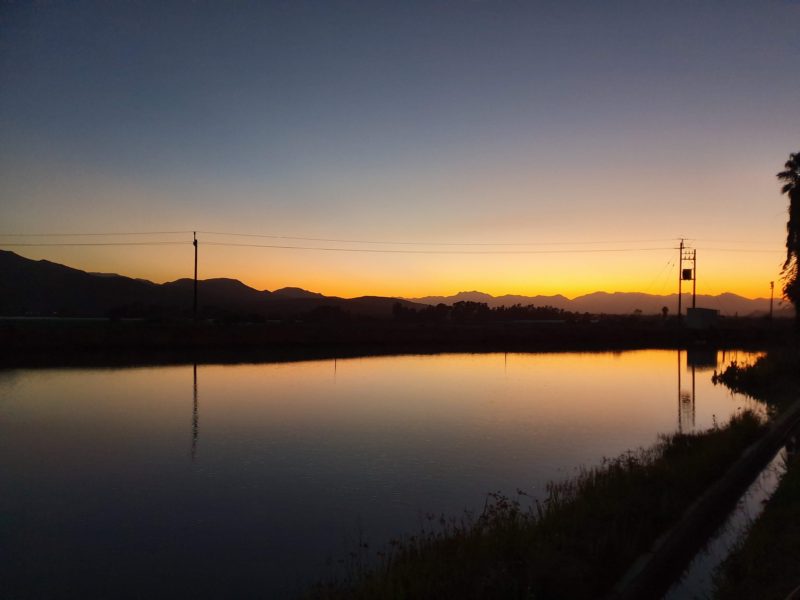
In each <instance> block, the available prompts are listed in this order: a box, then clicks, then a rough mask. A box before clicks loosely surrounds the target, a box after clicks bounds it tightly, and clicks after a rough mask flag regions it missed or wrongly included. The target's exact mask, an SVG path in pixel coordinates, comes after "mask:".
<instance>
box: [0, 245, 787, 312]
mask: <svg viewBox="0 0 800 600" xmlns="http://www.w3.org/2000/svg"><path fill="white" fill-rule="evenodd" d="M192 289H193V281H192V280H191V279H189V278H185V279H178V280H176V281H171V282H168V283H163V284H157V283H153V282H151V281H147V280H143V279H133V278H130V277H125V276H123V275H116V274H109V273H87V272H86V271H81V270H79V269H74V268H72V267H67V266H65V265H60V264H57V263H53V262H50V261H47V260H31V259H28V258H24V257H22V256H19V255H18V254H15V253H14V252H9V251H5V250H0V315H2V316H73V317H98V316H121V317H125V316H130V317H142V316H180V315H184V316H186V315H188V314H189V312H190V311H191V306H192ZM198 299H199V300H198V304H199V308H200V311H201V313H202V314H205V315H209V316H220V315H223V316H224V315H226V314H231V313H236V314H245V315H257V316H260V317H265V318H270V317H289V316H296V315H307V314H317V315H318V316H325V315H327V316H328V317H330V316H331V315H335V314H351V315H360V316H370V317H390V316H391V315H392V308H393V306H394V305H395V304H396V303H397V302H400V303H401V304H402V305H403V306H405V307H407V308H414V309H418V310H419V309H423V308H425V306H426V305H432V304H439V303H443V304H453V303H455V302H459V301H471V302H484V303H486V304H488V305H489V306H490V307H496V306H511V305H514V304H521V305H524V306H527V305H531V304H533V305H536V306H552V307H554V308H559V309H564V310H568V311H572V312H578V313H584V312H589V313H606V314H631V313H633V312H634V311H636V310H640V311H642V313H644V314H658V313H660V312H661V308H662V307H663V306H667V307H669V309H670V312H671V313H672V312H674V310H675V306H676V303H677V298H676V294H672V295H668V296H656V295H651V294H642V293H613V294H610V293H606V292H595V293H593V294H587V295H584V296H579V297H578V298H575V299H572V300H570V299H569V298H566V297H565V296H561V295H555V296H519V295H504V296H497V297H495V296H491V295H489V294H485V293H483V292H478V291H471V292H460V293H458V294H456V295H453V296H427V297H424V298H412V299H397V298H386V297H380V296H362V297H359V298H339V297H336V296H324V295H323V294H319V293H317V292H310V291H307V290H303V289H301V288H296V287H286V288H282V289H279V290H275V291H272V292H270V291H267V290H262V291H259V290H256V289H254V288H251V287H249V286H247V285H245V284H244V283H242V282H241V281H239V280H237V279H229V278H217V279H206V280H201V281H199V282H198ZM686 299H687V303H686V304H685V305H684V306H688V295H687V297H686ZM697 301H698V306H702V307H704V308H715V309H718V310H720V311H721V313H722V314H726V315H734V314H738V315H740V316H758V315H763V314H765V313H766V312H767V311H768V310H769V300H768V299H765V298H758V299H755V300H751V299H748V298H743V297H741V296H737V295H736V294H730V293H726V294H720V295H719V296H698V297H697ZM775 304H776V315H777V314H782V313H783V312H786V316H789V315H790V314H791V312H790V311H789V308H790V307H789V306H788V305H787V304H785V303H784V304H783V305H781V304H780V303H779V301H777V300H776V303H775Z"/></svg>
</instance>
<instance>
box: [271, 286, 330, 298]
mask: <svg viewBox="0 0 800 600" xmlns="http://www.w3.org/2000/svg"><path fill="white" fill-rule="evenodd" d="M272 295H273V296H282V297H284V298H324V295H323V294H319V293H317V292H309V291H308V290H304V289H303V288H299V287H285V288H281V289H279V290H275V291H274V292H272Z"/></svg>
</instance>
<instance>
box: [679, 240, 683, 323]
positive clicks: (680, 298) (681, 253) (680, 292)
mask: <svg viewBox="0 0 800 600" xmlns="http://www.w3.org/2000/svg"><path fill="white" fill-rule="evenodd" d="M678 259H679V260H678V320H679V321H680V320H681V318H682V315H681V301H682V297H683V240H681V245H680V247H679V248H678Z"/></svg>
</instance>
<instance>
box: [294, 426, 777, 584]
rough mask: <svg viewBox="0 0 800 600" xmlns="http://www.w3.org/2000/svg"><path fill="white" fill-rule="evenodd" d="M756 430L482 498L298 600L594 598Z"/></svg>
mask: <svg viewBox="0 0 800 600" xmlns="http://www.w3.org/2000/svg"><path fill="white" fill-rule="evenodd" d="M762 429H763V426H762V424H761V423H760V421H759V419H758V418H757V417H756V416H755V415H753V414H751V413H743V414H740V415H739V416H737V417H734V418H733V419H732V420H731V422H730V423H729V424H728V425H727V426H726V427H724V428H715V429H712V430H710V431H708V432H705V433H702V434H675V435H671V436H668V437H663V438H662V439H661V441H660V442H659V443H658V444H657V445H656V446H654V447H653V448H650V449H647V450H640V451H638V452H629V453H627V454H624V455H622V456H620V457H618V458H616V459H614V460H609V461H606V462H605V463H604V464H603V465H601V466H600V467H597V468H593V469H588V470H585V471H583V472H582V473H581V474H580V475H579V476H577V477H576V478H574V479H571V480H568V481H566V482H562V483H556V484H551V485H550V486H549V487H548V494H547V498H546V499H545V500H544V501H542V502H532V503H531V502H528V500H529V499H528V498H527V497H526V496H524V495H520V496H519V497H518V498H516V499H510V498H506V497H504V496H501V495H499V494H493V495H491V496H490V498H489V502H488V503H487V506H486V507H485V509H484V511H483V512H482V514H481V515H480V516H479V517H477V518H475V519H464V520H461V521H447V520H445V519H441V520H439V522H438V523H435V522H432V523H431V526H432V530H429V531H422V532H420V533H419V534H418V535H416V536H412V537H409V538H407V539H404V540H401V541H394V542H392V543H391V544H390V546H389V547H388V549H387V550H386V551H385V552H384V553H382V554H378V556H377V558H376V561H377V562H376V561H373V562H372V564H373V565H374V566H372V567H371V568H369V569H367V568H365V569H354V570H353V571H352V573H351V574H350V576H349V577H347V578H345V579H344V580H339V581H335V582H330V583H324V584H320V585H318V586H316V587H315V588H314V589H313V591H312V592H311V593H310V594H309V597H310V598H318V599H338V598H364V599H366V598H420V599H426V598H437V599H438V598H445V597H447V598H451V597H452V598H596V597H598V596H601V595H604V594H606V593H608V592H609V591H610V589H611V587H612V586H613V585H614V583H615V582H616V581H617V580H618V578H619V577H621V575H622V574H623V573H624V572H625V570H626V569H627V568H628V567H629V566H630V564H631V563H632V562H633V561H634V560H635V559H636V558H637V557H638V556H639V555H640V554H641V553H642V552H644V551H646V550H648V549H649V548H650V546H651V545H652V543H653V541H654V540H655V539H656V538H657V537H658V536H659V535H660V534H661V533H663V532H664V531H665V530H666V529H667V528H669V527H670V526H671V525H672V524H673V523H675V522H676V521H677V520H678V518H679V517H680V516H681V515H682V513H683V512H684V511H685V509H686V508H687V507H688V506H689V504H691V502H692V501H693V500H694V499H695V498H696V497H697V496H698V495H699V494H701V493H702V492H703V491H704V490H705V489H706V487H707V485H708V483H709V482H710V481H713V480H714V479H715V478H716V477H718V476H719V475H720V474H721V473H723V472H724V471H725V469H726V468H727V466H728V465H730V464H731V463H732V462H733V461H734V460H735V459H736V458H737V457H738V456H739V455H740V453H741V451H742V450H743V449H744V448H745V447H747V446H748V445H749V444H750V443H752V442H753V441H754V440H755V439H756V438H757V437H758V436H759V435H760V433H761V431H762Z"/></svg>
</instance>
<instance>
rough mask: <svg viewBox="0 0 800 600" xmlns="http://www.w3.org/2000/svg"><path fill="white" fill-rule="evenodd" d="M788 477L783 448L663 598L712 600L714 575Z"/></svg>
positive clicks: (667, 599) (665, 599)
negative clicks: (783, 478)
mask: <svg viewBox="0 0 800 600" xmlns="http://www.w3.org/2000/svg"><path fill="white" fill-rule="evenodd" d="M785 473H786V448H781V449H780V450H779V451H778V452H777V453H776V454H775V456H774V457H773V458H772V460H770V462H769V463H768V464H767V466H766V467H764V469H762V470H761V472H760V473H759V474H758V476H757V477H756V478H755V480H754V481H753V482H752V483H751V484H750V486H749V487H748V488H747V490H745V492H744V494H742V496H741V497H740V498H739V501H738V502H737V503H736V507H735V508H734V509H733V510H731V511H730V514H729V515H728V516H727V518H726V519H725V522H724V523H723V524H722V525H721V526H720V527H719V528H718V529H717V530H716V531H715V532H714V534H713V535H712V536H711V537H710V538H709V540H708V542H707V543H706V544H705V546H704V547H703V548H702V549H701V550H699V551H698V552H697V554H696V555H695V556H694V558H693V559H692V561H691V563H689V566H688V567H686V570H685V571H684V572H683V574H682V575H681V577H680V579H679V580H678V581H676V582H675V583H674V584H673V585H672V587H670V589H669V590H668V591H667V593H666V594H665V595H664V600H690V599H691V600H694V599H698V600H705V599H708V598H713V593H714V582H713V578H714V572H715V570H716V569H717V568H718V567H719V566H720V564H722V562H723V561H724V560H725V559H726V558H727V557H728V555H729V554H730V553H731V552H732V551H733V550H734V549H735V548H736V546H737V545H738V544H739V543H741V542H742V541H743V540H744V539H745V537H746V535H747V533H748V532H749V531H750V527H751V526H752V524H753V522H754V521H755V520H756V519H757V518H758V516H759V515H760V514H761V513H762V512H763V510H764V504H765V503H766V502H767V501H768V500H769V499H770V498H771V497H772V494H774V493H775V490H776V489H777V488H778V485H779V484H780V481H781V478H782V477H783V475H784V474H785Z"/></svg>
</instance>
